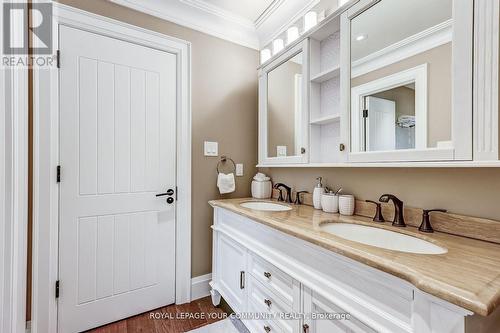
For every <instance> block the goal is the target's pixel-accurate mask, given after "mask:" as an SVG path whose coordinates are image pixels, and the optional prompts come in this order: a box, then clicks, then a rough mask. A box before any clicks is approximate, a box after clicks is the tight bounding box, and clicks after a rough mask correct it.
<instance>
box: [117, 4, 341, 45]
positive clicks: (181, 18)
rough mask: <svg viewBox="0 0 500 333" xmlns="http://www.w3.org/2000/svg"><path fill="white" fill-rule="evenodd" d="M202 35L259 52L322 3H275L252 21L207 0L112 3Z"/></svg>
mask: <svg viewBox="0 0 500 333" xmlns="http://www.w3.org/2000/svg"><path fill="white" fill-rule="evenodd" d="M109 1H111V2H113V3H115V4H118V5H121V6H124V7H128V8H130V9H133V10H136V11H139V12H142V13H146V14H148V15H152V16H155V17H158V18H161V19H163V20H166V21H170V22H173V23H176V24H179V25H182V26H185V27H188V28H191V29H194V30H198V31H201V32H203V33H206V34H209V35H212V36H215V37H218V38H222V39H225V40H228V41H230V42H233V43H236V44H239V45H243V46H246V47H249V48H252V49H256V50H260V49H261V48H262V47H264V46H265V45H267V44H268V43H269V42H271V41H272V40H273V39H274V38H276V37H277V36H279V35H280V34H282V33H283V32H284V31H285V30H286V29H287V28H288V27H289V26H290V25H292V24H294V23H295V22H296V21H297V20H299V19H300V18H301V17H302V16H303V15H304V14H305V13H306V12H307V11H309V10H310V9H311V8H313V7H314V6H316V5H317V4H319V3H320V2H322V1H327V2H331V1H333V0H306V1H304V0H273V2H272V3H271V4H270V5H269V6H268V7H267V8H266V9H265V10H264V11H263V12H262V14H261V15H260V16H259V17H258V18H257V19H256V20H255V21H252V20H250V19H247V18H245V17H242V16H240V15H236V14H234V13H232V12H231V11H228V10H225V9H223V8H220V7H219V6H215V5H213V4H211V3H210V2H208V1H206V0H109Z"/></svg>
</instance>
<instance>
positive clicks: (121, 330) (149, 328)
mask: <svg viewBox="0 0 500 333" xmlns="http://www.w3.org/2000/svg"><path fill="white" fill-rule="evenodd" d="M151 314H153V315H154V316H156V317H163V318H160V319H153V318H151ZM193 316H197V317H196V318H194V317H193ZM169 318H176V319H169ZM224 318H225V312H224V311H223V310H221V309H220V308H216V307H214V306H213V305H212V302H211V300H210V297H205V298H201V299H198V300H196V301H193V302H191V303H188V304H183V305H170V306H167V307H164V308H160V309H157V310H153V311H150V312H146V313H143V314H141V315H138V316H135V317H131V318H127V319H124V320H122V321H118V322H116V323H112V324H109V325H106V326H102V327H99V328H96V329H94V330H91V331H88V332H90V333H139V332H141V333H142V332H144V333H181V332H188V331H190V330H193V329H195V328H198V327H202V326H205V325H208V324H211V323H214V322H216V321H218V320H222V319H224Z"/></svg>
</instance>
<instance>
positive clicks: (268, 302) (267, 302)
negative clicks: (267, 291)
mask: <svg viewBox="0 0 500 333" xmlns="http://www.w3.org/2000/svg"><path fill="white" fill-rule="evenodd" d="M264 303H266V305H267V306H269V307H271V304H273V302H271V300H270V299H265V300H264Z"/></svg>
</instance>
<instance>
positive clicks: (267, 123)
mask: <svg viewBox="0 0 500 333" xmlns="http://www.w3.org/2000/svg"><path fill="white" fill-rule="evenodd" d="M304 45H307V44H306V43H302V44H299V45H297V47H294V48H292V49H290V50H289V51H287V52H285V53H284V54H283V55H282V56H280V57H278V58H277V59H276V60H275V61H273V62H272V63H271V64H269V65H267V66H266V67H265V68H263V69H261V71H260V73H259V74H260V77H259V94H260V95H259V164H284V163H306V162H307V156H308V155H307V153H308V152H307V142H308V139H307V126H306V124H307V114H308V112H307V90H306V83H307V82H308V76H307V73H308V71H307V62H306V56H307V51H306V50H305V49H304ZM306 47H307V46H306Z"/></svg>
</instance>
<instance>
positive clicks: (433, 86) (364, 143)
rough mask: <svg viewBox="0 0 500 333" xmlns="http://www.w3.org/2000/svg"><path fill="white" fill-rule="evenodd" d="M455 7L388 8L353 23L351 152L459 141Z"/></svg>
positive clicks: (414, 1)
mask: <svg viewBox="0 0 500 333" xmlns="http://www.w3.org/2000/svg"><path fill="white" fill-rule="evenodd" d="M452 3H453V0H439V1H436V0H405V1H401V0H382V1H380V2H379V3H377V4H375V5H374V6H372V7H370V8H368V9H367V10H365V11H364V12H362V13H361V14H359V15H358V16H356V17H354V18H353V19H352V20H351V143H352V144H351V150H352V151H353V152H363V151H392V150H400V149H426V148H431V147H437V146H442V145H446V144H447V143H448V142H449V141H450V140H451V125H452V123H451V112H452V105H451V104H452V96H451V91H452V84H451V82H452V61H451V60H452V26H453V21H452Z"/></svg>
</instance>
